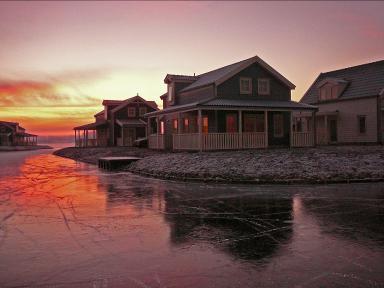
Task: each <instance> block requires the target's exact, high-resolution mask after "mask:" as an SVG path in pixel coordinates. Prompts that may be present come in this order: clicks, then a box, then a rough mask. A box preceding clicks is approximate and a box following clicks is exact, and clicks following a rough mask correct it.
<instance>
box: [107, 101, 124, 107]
mask: <svg viewBox="0 0 384 288" xmlns="http://www.w3.org/2000/svg"><path fill="white" fill-rule="evenodd" d="M123 101H124V100H103V103H102V105H104V106H105V105H107V106H109V105H120V104H121V102H123Z"/></svg>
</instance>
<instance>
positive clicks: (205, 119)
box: [203, 116, 208, 134]
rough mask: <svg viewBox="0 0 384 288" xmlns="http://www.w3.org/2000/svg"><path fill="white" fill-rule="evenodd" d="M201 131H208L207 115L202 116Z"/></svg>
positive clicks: (205, 132)
mask: <svg viewBox="0 0 384 288" xmlns="http://www.w3.org/2000/svg"><path fill="white" fill-rule="evenodd" d="M203 133H204V134H207V133H208V116H204V117H203Z"/></svg>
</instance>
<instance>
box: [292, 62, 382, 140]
mask: <svg viewBox="0 0 384 288" xmlns="http://www.w3.org/2000/svg"><path fill="white" fill-rule="evenodd" d="M383 97H384V60H382V61H377V62H373V63H367V64H363V65H358V66H354V67H349V68H344V69H339V70H335V71H330V72H326V73H321V74H320V75H319V76H318V77H317V78H316V80H315V81H314V82H313V84H312V85H311V86H310V87H309V89H308V91H307V92H306V93H305V94H304V96H303V97H302V99H301V100H300V103H303V104H310V105H316V106H317V107H318V108H319V110H318V112H317V113H316V127H317V129H316V134H317V137H316V138H317V144H332V143H382V142H383V128H384V122H383V121H384V120H383V119H384V100H383ZM306 116H310V115H308V114H307V115H305V113H296V114H295V119H296V122H297V123H296V126H297V128H298V130H300V131H308V130H310V129H308V128H307V127H308V126H310V125H307V123H310V121H308V118H307V117H306Z"/></svg>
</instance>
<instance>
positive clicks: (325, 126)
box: [324, 115, 329, 144]
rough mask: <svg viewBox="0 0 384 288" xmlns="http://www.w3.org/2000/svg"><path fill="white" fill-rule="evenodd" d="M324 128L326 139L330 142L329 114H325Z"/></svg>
mask: <svg viewBox="0 0 384 288" xmlns="http://www.w3.org/2000/svg"><path fill="white" fill-rule="evenodd" d="M324 130H325V134H324V136H325V139H324V140H325V141H326V142H327V143H326V144H328V143H329V139H328V137H329V136H328V135H329V133H328V116H327V115H324Z"/></svg>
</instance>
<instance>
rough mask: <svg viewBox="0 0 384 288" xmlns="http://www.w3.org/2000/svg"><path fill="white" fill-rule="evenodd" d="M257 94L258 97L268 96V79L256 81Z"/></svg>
mask: <svg viewBox="0 0 384 288" xmlns="http://www.w3.org/2000/svg"><path fill="white" fill-rule="evenodd" d="M257 87H258V88H257V92H258V94H259V95H269V93H270V88H269V79H258V80H257Z"/></svg>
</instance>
